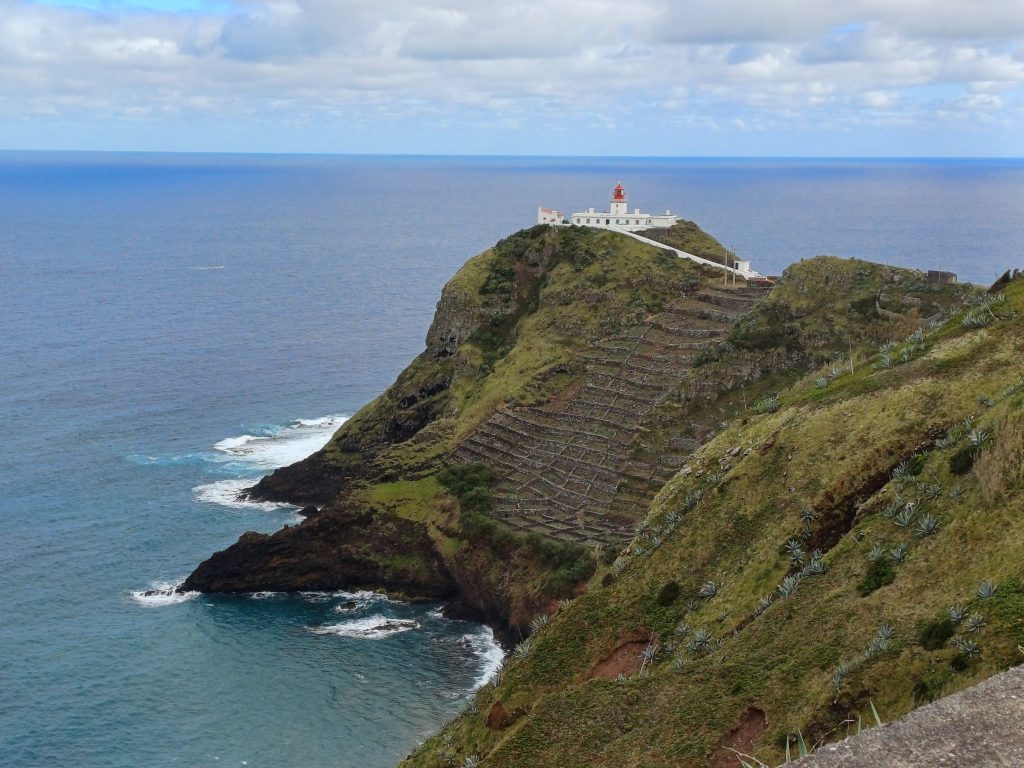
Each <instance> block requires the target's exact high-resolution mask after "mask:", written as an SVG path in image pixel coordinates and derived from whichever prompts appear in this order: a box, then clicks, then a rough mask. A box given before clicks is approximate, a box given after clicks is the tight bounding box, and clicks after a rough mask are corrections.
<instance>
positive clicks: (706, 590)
mask: <svg viewBox="0 0 1024 768" xmlns="http://www.w3.org/2000/svg"><path fill="white" fill-rule="evenodd" d="M721 588H722V585H721V584H719V583H718V582H716V581H705V582H704V583H703V584H701V586H700V589H698V590H697V597H699V598H700V599H701V600H710V599H711V598H712V597H714V596H715V595H717V594H718V591H719V590H720V589H721Z"/></svg>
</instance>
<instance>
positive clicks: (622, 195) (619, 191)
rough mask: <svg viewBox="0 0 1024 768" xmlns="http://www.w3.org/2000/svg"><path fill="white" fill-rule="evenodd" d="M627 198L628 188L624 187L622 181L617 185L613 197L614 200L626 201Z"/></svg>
mask: <svg viewBox="0 0 1024 768" xmlns="http://www.w3.org/2000/svg"><path fill="white" fill-rule="evenodd" d="M625 199H626V190H625V189H623V188H622V182H621V181H620V182H619V183H618V184H616V185H615V195H614V196H613V197H612V200H623V201H625Z"/></svg>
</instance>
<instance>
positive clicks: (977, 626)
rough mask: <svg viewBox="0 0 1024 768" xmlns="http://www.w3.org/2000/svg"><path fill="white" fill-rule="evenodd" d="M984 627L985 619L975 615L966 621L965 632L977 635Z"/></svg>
mask: <svg viewBox="0 0 1024 768" xmlns="http://www.w3.org/2000/svg"><path fill="white" fill-rule="evenodd" d="M984 626H985V617H984V616H979V615H977V614H975V615H974V616H970V617H968V619H967V631H968V632H973V633H975V634H977V633H978V632H981V628H982V627H984Z"/></svg>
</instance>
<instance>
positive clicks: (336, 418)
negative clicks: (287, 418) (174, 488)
mask: <svg viewBox="0 0 1024 768" xmlns="http://www.w3.org/2000/svg"><path fill="white" fill-rule="evenodd" d="M347 419H348V417H347V416H342V415H332V416H321V417H319V418H316V419H298V420H296V421H293V422H292V423H291V424H289V425H288V426H286V427H279V428H276V429H272V430H269V434H266V435H248V434H247V435H239V436H237V437H228V438H225V439H223V440H221V441H219V442H218V443H215V444H214V446H213V448H214V450H216V451H220V452H221V453H224V454H227V455H228V456H230V457H231V458H232V459H235V460H237V461H242V462H244V463H246V464H248V465H250V466H252V467H253V468H257V469H277V468H278V467H283V466H286V465H288V464H294V463H295V462H296V461H301V460H302V459H304V458H306V457H307V456H309V455H310V454H312V453H316V452H317V451H319V450H320V449H321V448H323V447H324V446H325V445H327V441H328V440H330V439H331V437H332V436H333V435H334V433H335V432H337V431H338V427H340V426H341V425H342V424H344V423H345V421H346V420H347Z"/></svg>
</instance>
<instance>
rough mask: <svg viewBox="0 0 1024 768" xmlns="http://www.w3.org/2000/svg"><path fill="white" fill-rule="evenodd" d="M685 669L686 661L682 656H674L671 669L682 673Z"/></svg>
mask: <svg viewBox="0 0 1024 768" xmlns="http://www.w3.org/2000/svg"><path fill="white" fill-rule="evenodd" d="M685 667H686V659H684V658H683V657H682V656H676V657H675V658H674V659H672V669H674V670H675V671H676V672H682V671H683V669H684V668H685Z"/></svg>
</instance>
